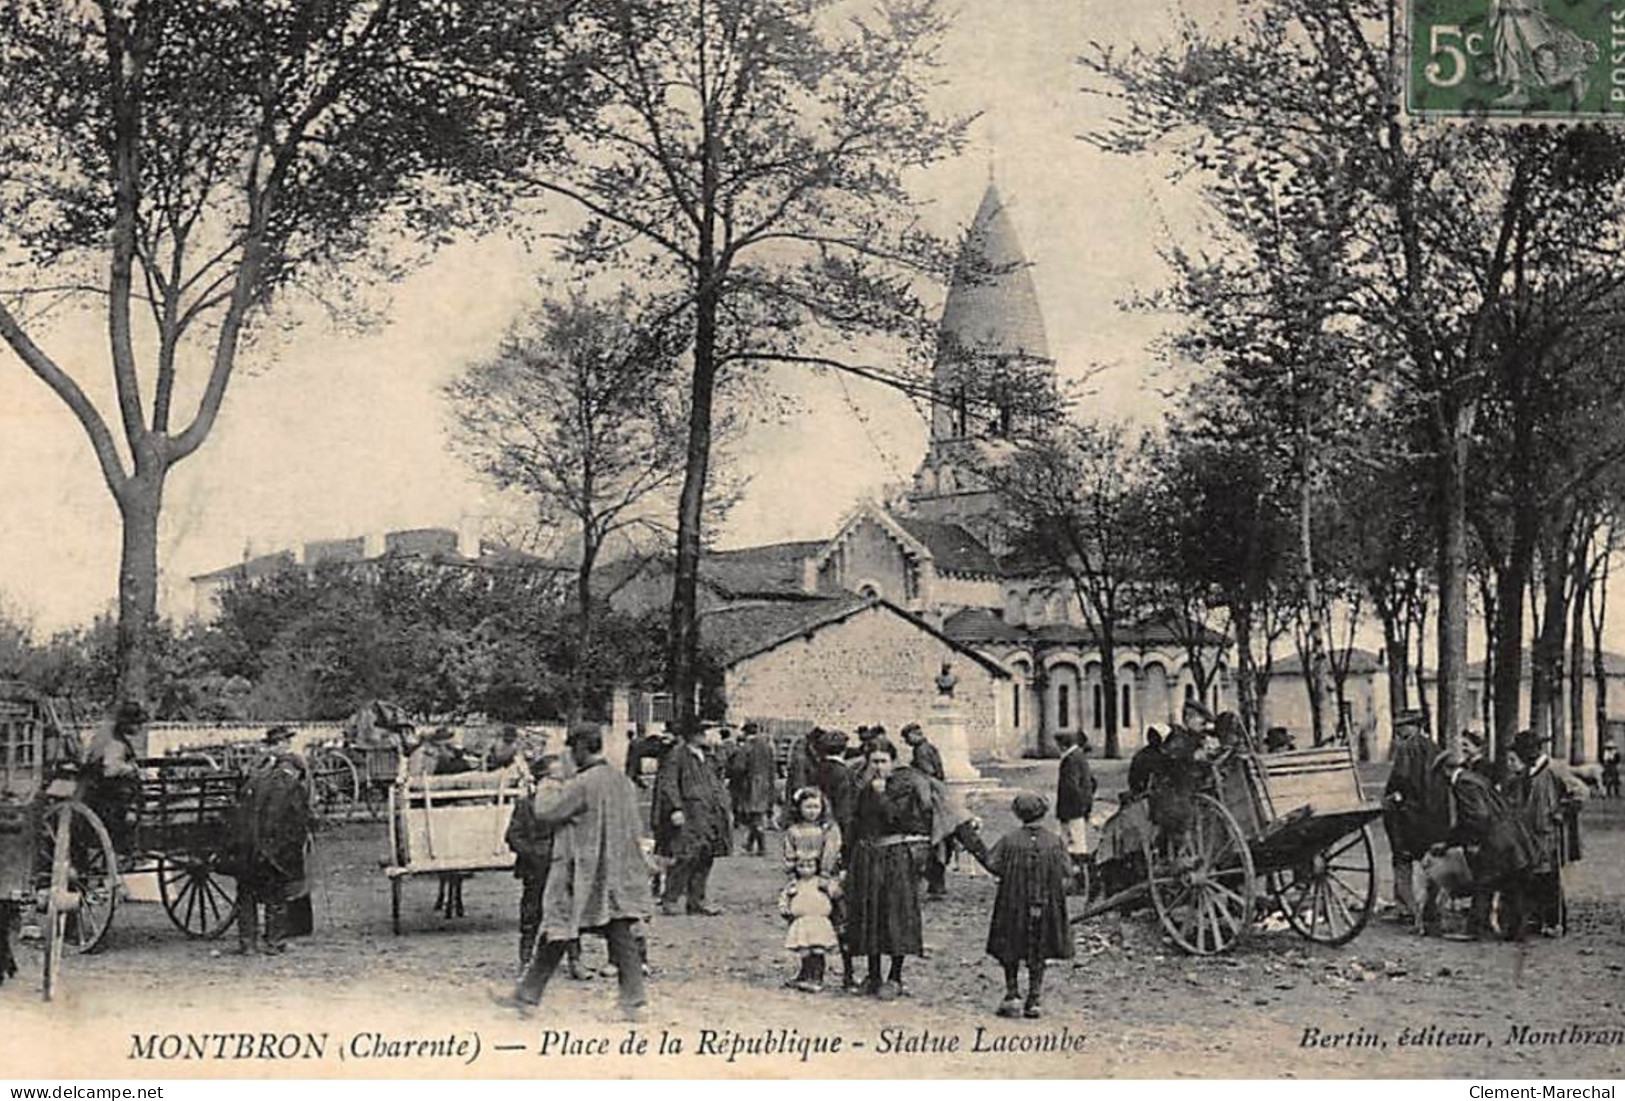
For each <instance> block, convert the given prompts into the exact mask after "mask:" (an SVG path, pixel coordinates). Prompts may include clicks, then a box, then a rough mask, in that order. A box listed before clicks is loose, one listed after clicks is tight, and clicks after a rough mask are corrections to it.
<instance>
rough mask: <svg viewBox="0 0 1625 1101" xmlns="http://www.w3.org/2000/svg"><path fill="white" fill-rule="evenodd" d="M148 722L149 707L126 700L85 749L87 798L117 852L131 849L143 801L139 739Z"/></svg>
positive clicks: (85, 793) (84, 796)
mask: <svg viewBox="0 0 1625 1101" xmlns="http://www.w3.org/2000/svg"><path fill="white" fill-rule="evenodd" d="M146 723H147V711H146V708H144V707H142V706H141V705H140V704H139V703H136V702H135V701H133V700H125V701H124V702H123V703H121V704H119V706H118V710H117V711H115V712H114V713H113V721H112V722H111V723H109V724H107V725H106V726H103V727H102V728H101V729H99V730H97V731H96V735H95V737H93V738H91V740H90V745H89V746H87V747H86V749H85V758H84V785H85V791H84V795H83V798H84V801H85V804H86V805H87V806H89V807H90V809H91V810H93V811H95V812H96V817H98V818H100V819H101V820H102V824H103V825H105V826H106V827H107V833H108V836H109V837H110V838H111V839H112V841H113V851H115V852H120V853H123V852H128V851H129V849H130V841H131V835H132V833H133V831H134V828H135V823H134V817H135V808H136V805H137V804H138V803H140V801H141V771H140V766H139V765H138V764H137V763H136V762H137V761H138V760H139V759H140V754H138V753H137V752H136V749H135V740H136V739H137V738H139V737H140V735H141V728H142V727H144V726H145V725H146Z"/></svg>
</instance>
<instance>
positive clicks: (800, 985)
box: [779, 787, 841, 994]
mask: <svg viewBox="0 0 1625 1101" xmlns="http://www.w3.org/2000/svg"><path fill="white" fill-rule="evenodd" d="M791 803H792V804H793V805H794V807H795V813H796V821H794V822H792V823H791V825H790V827H789V828H788V829H787V830H785V831H784V864H785V868H786V869H787V870H788V871H789V873H790V876H791V879H790V882H789V883H788V884H787V885H786V886H785V888H784V891H783V893H781V894H780V895H779V912H780V913H781V914H783V915H784V916H785V917H787V918H789V919H790V932H789V934H788V935H787V936H786V937H785V941H784V946H785V947H786V948H788V949H790V950H791V951H792V952H799V953H801V970H800V971H799V972H798V973H797V974H796V977H795V978H794V979H791V980H790V982H789V984H788V985H790V986H793V987H795V988H796V989H797V990H804V991H806V992H807V993H809V994H816V993H818V992H819V991H821V990H823V989H824V954H825V953H826V952H830V951H833V950H834V949H835V948H837V947H839V944H838V941H837V938H836V935H835V926H834V924H833V923H832V920H831V919H832V918H833V917H834V916H835V902H836V900H837V899H838V898H839V897H840V887H839V885H838V883H837V881H836V879H835V876H836V872H837V869H838V868H839V866H840V861H841V829H840V827H839V826H837V825H836V824H835V823H834V822H831V821H829V820H828V819H827V818H826V817H825V815H824V796H823V793H822V792H820V791H819V790H818V789H817V788H813V787H804V788H801V789H800V790H798V791H797V792H796V793H795V794H794V795H793V796H791Z"/></svg>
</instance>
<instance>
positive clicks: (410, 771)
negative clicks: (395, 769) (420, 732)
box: [406, 726, 465, 776]
mask: <svg viewBox="0 0 1625 1101" xmlns="http://www.w3.org/2000/svg"><path fill="white" fill-rule="evenodd" d="M456 736H457V735H456V734H455V733H453V731H452V729H451V727H449V726H440V727H436V728H435V729H434V730H433V731H431V732H430V733H429V734H428V735H426V736H425V737H424V739H423V740H422V741H421V742H419V743H418V744H417V748H415V749H413V750H412V754H411V756H409V757H407V759H406V774H407V775H408V776H436V775H439V774H440V773H442V772H449V771H453V769H452V768H451V767H450V765H451V761H452V758H453V757H455V756H456V755H457V754H456V749H455V748H454V747H453V746H452V744H451V742H452V739H453V738H455V737H456ZM456 771H465V770H462V769H457V770H456Z"/></svg>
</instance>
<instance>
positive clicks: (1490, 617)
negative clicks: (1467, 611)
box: [1478, 569, 1500, 733]
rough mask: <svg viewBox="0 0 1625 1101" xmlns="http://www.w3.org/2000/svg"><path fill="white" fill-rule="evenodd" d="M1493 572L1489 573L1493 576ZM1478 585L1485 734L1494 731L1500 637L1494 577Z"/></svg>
mask: <svg viewBox="0 0 1625 1101" xmlns="http://www.w3.org/2000/svg"><path fill="white" fill-rule="evenodd" d="M1494 572H1495V571H1494V570H1493V569H1492V570H1491V571H1490V573H1491V574H1492V575H1493V574H1494ZM1480 576H1481V579H1480V581H1479V583H1478V595H1479V599H1480V600H1482V601H1483V603H1484V675H1483V677H1482V679H1481V680H1480V681H1479V710H1480V711H1481V712H1482V713H1483V722H1484V730H1485V732H1486V733H1489V732H1492V731H1494V730H1495V640H1496V639H1497V638H1499V637H1500V635H1499V633H1498V631H1497V624H1498V623H1499V622H1500V620H1499V618H1498V614H1497V608H1498V607H1499V604H1497V602H1496V599H1495V585H1496V582H1495V579H1494V577H1493V576H1492V577H1488V578H1485V577H1482V575H1480Z"/></svg>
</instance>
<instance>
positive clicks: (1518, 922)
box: [1433, 743, 1533, 940]
mask: <svg viewBox="0 0 1625 1101" xmlns="http://www.w3.org/2000/svg"><path fill="white" fill-rule="evenodd" d="M1464 745H1465V743H1464ZM1468 752H1469V753H1471V752H1472V750H1471V748H1470V747H1469V748H1468ZM1433 769H1434V771H1436V772H1439V773H1441V774H1442V775H1443V776H1445V777H1446V778H1447V780H1448V783H1449V789H1450V796H1451V799H1452V800H1453V801H1454V804H1455V808H1456V809H1455V815H1454V824H1453V825H1452V826H1451V828H1450V832H1449V834H1448V836H1447V838H1446V842H1447V843H1449V844H1453V845H1460V846H1461V847H1462V848H1463V849H1464V850H1465V851H1466V853H1467V863H1468V865H1469V866H1470V867H1471V868H1472V870H1473V907H1472V910H1471V911H1470V912H1469V914H1468V923H1467V937H1468V939H1473V940H1483V939H1485V938H1487V937H1488V936H1489V934H1490V906H1491V904H1492V903H1493V902H1494V898H1495V895H1496V893H1497V892H1499V893H1500V895H1501V934H1502V936H1504V937H1506V938H1508V939H1511V940H1517V939H1520V938H1521V937H1522V936H1523V894H1524V890H1523V886H1524V877H1525V875H1526V873H1527V872H1528V870H1529V865H1530V861H1531V857H1532V855H1533V854H1532V849H1533V846H1532V844H1531V842H1530V840H1529V831H1528V829H1527V827H1525V826H1524V823H1523V819H1522V818H1521V817H1520V816H1519V815H1518V814H1517V813H1516V812H1515V811H1514V810H1513V809H1512V808H1511V807H1509V806H1507V803H1506V800H1505V799H1503V798H1502V797H1501V793H1500V792H1498V791H1496V790H1495V785H1493V784H1491V783H1490V781H1489V779H1488V778H1487V777H1485V776H1484V774H1483V773H1482V772H1481V771H1479V770H1478V769H1475V768H1474V767H1473V761H1472V760H1471V759H1468V760H1465V761H1463V760H1460V759H1457V758H1455V757H1452V756H1451V755H1450V754H1448V753H1441V754H1439V755H1438V756H1437V757H1435V758H1434V761H1433Z"/></svg>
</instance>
